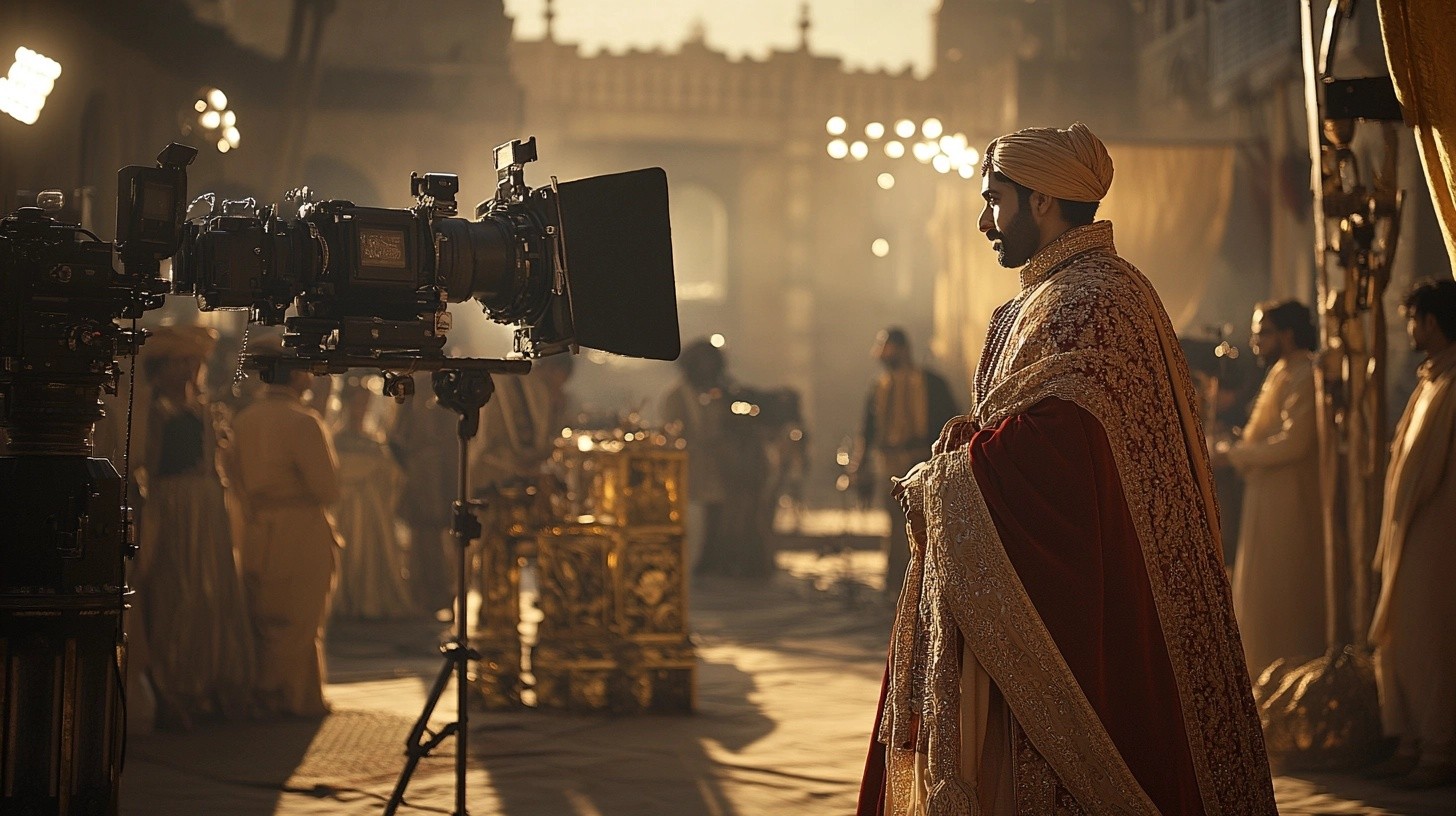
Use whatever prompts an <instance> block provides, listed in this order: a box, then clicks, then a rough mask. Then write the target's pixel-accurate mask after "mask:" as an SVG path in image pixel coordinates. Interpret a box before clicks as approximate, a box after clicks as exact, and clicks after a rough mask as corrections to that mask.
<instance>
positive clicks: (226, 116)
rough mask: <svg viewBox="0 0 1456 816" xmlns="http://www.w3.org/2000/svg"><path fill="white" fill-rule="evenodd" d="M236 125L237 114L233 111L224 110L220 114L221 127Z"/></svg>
mask: <svg viewBox="0 0 1456 816" xmlns="http://www.w3.org/2000/svg"><path fill="white" fill-rule="evenodd" d="M237 123H238V115H237V113H235V112H233V111H230V110H226V111H223V112H222V126H223V127H232V126H233V125H236V124H237Z"/></svg>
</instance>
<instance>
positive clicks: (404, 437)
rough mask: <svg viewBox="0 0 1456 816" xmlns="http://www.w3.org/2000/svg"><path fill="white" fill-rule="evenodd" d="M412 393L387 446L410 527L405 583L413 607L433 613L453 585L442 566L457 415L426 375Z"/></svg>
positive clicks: (443, 606)
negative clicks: (396, 466) (397, 469)
mask: <svg viewBox="0 0 1456 816" xmlns="http://www.w3.org/2000/svg"><path fill="white" fill-rule="evenodd" d="M414 382H415V393H414V395H413V396H411V397H410V398H409V399H407V400H405V401H404V402H403V403H401V404H400V406H399V410H398V411H397V412H396V413H395V417H394V428H393V429H392V430H391V431H390V434H389V448H390V450H391V451H393V452H394V458H395V461H397V462H398V463H399V466H400V468H402V469H403V471H404V480H403V482H402V484H401V487H400V494H399V508H398V510H397V513H398V517H399V519H400V520H401V521H402V522H404V524H405V525H406V526H407V527H408V528H409V558H408V569H409V583H410V588H411V590H412V594H413V596H414V602H415V605H416V606H417V607H419V608H420V609H423V610H425V611H427V612H430V613H432V614H435V615H437V616H439V615H442V614H445V611H446V610H448V609H449V608H450V602H451V599H452V598H454V596H455V590H454V588H453V587H452V586H451V584H450V574H449V572H448V571H447V569H446V566H445V565H446V563H448V562H447V560H446V558H447V556H448V555H449V553H450V548H451V547H453V546H455V545H454V544H453V543H452V540H451V539H450V538H449V533H450V522H451V506H452V505H453V503H454V502H455V498H456V496H455V490H456V485H455V477H456V472H455V469H456V459H457V458H458V456H459V453H458V450H459V440H458V439H457V437H456V427H457V425H458V424H459V417H458V416H457V415H456V414H455V413H454V412H452V411H450V410H449V409H447V408H443V407H441V406H440V404H439V403H438V402H437V401H436V400H435V393H434V390H433V385H432V384H431V379H430V375H428V374H417V375H415V378H414Z"/></svg>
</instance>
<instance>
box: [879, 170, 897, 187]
mask: <svg viewBox="0 0 1456 816" xmlns="http://www.w3.org/2000/svg"><path fill="white" fill-rule="evenodd" d="M875 183H876V184H878V185H880V189H881V190H888V189H890V188H891V187H894V186H895V176H894V175H892V174H890V173H881V174H880V175H879V176H877V177H876V178H875Z"/></svg>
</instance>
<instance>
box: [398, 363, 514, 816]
mask: <svg viewBox="0 0 1456 816" xmlns="http://www.w3.org/2000/svg"><path fill="white" fill-rule="evenodd" d="M462 362H463V361H462ZM491 362H496V361H491ZM513 362H514V361H513ZM502 370H506V369H502ZM512 372H513V373H524V372H521V371H520V370H519V369H514V370H512ZM434 390H435V397H436V399H438V400H439V402H440V405H441V406H443V407H445V408H448V409H450V410H452V411H454V412H456V413H458V414H459V415H460V422H459V424H458V426H457V427H456V436H457V438H458V440H459V448H458V451H457V457H458V458H457V460H456V466H455V477H456V484H455V487H456V491H455V503H454V505H453V508H454V516H453V519H452V521H451V524H450V535H451V536H452V537H454V539H455V543H456V545H457V546H456V549H455V556H456V562H455V628H454V635H453V636H452V637H451V638H450V640H449V641H448V642H447V643H445V645H443V646H441V647H440V651H441V652H442V653H443V654H444V656H445V663H444V665H442V666H441V667H440V674H439V675H438V676H436V677H435V684H434V685H433V686H431V687H430V695H429V698H428V699H426V700H425V709H424V711H422V712H421V713H420V718H419V720H418V721H416V722H415V725H414V728H411V729H410V733H409V736H408V737H407V738H406V739H405V755H406V756H407V757H408V759H407V760H406V761H405V764H404V770H403V771H401V772H400V775H399V782H398V783H396V784H395V786H394V793H393V794H391V795H390V797H389V803H388V804H387V805H385V807H384V814H385V816H392V814H393V813H394V812H395V811H396V810H397V809H398V808H399V806H400V804H401V803H402V802H403V801H404V790H405V788H406V787H408V786H409V782H410V777H411V776H412V775H413V774H414V772H415V768H416V767H418V766H419V763H420V760H421V759H423V758H424V757H426V756H429V754H430V752H431V751H433V750H434V749H435V747H436V746H438V745H439V744H440V743H442V742H444V741H445V740H446V739H448V738H449V737H451V736H452V735H453V736H454V737H455V811H454V813H455V816H467V814H466V810H465V763H466V739H467V737H468V736H469V733H470V729H469V727H468V723H469V705H468V701H467V696H466V692H467V686H466V670H467V669H468V668H469V665H470V661H471V660H478V659H479V658H480V654H479V653H478V652H476V651H475V650H474V649H472V648H470V642H469V639H468V638H467V635H466V631H465V606H466V604H465V587H466V581H465V567H466V558H465V554H466V551H467V550H468V549H469V548H470V542H472V541H474V540H475V539H477V538H480V534H481V525H480V519H478V518H476V516H475V512H474V510H475V508H476V507H478V506H480V503H479V502H473V501H471V500H470V499H469V498H468V496H467V487H466V473H467V467H468V462H469V452H468V446H469V443H470V440H471V438H473V437H474V436H475V434H476V432H477V431H478V430H479V429H480V409H481V408H482V407H483V406H484V405H485V404H486V403H487V402H489V401H490V397H491V394H493V393H494V392H495V384H494V383H493V382H492V381H491V379H490V373H489V371H487V370H485V369H482V368H446V369H441V370H439V371H436V372H435V373H434ZM451 674H454V675H455V693H456V709H457V711H456V714H455V716H456V717H457V718H458V719H457V720H456V721H455V722H452V723H448V724H446V725H445V726H444V727H442V728H441V729H440V730H439V731H438V732H432V731H430V729H429V722H430V715H431V714H432V713H434V711H435V705H436V704H437V703H439V702H440V696H441V695H442V694H443V693H444V691H445V686H447V685H449V683H450V675H451Z"/></svg>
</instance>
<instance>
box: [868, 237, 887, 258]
mask: <svg viewBox="0 0 1456 816" xmlns="http://www.w3.org/2000/svg"><path fill="white" fill-rule="evenodd" d="M870 252H873V253H875V257H876V258H883V257H885V256H886V255H889V254H890V242H889V241H886V240H885V239H884V238H876V239H875V240H874V242H873V243H871V244H870Z"/></svg>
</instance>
